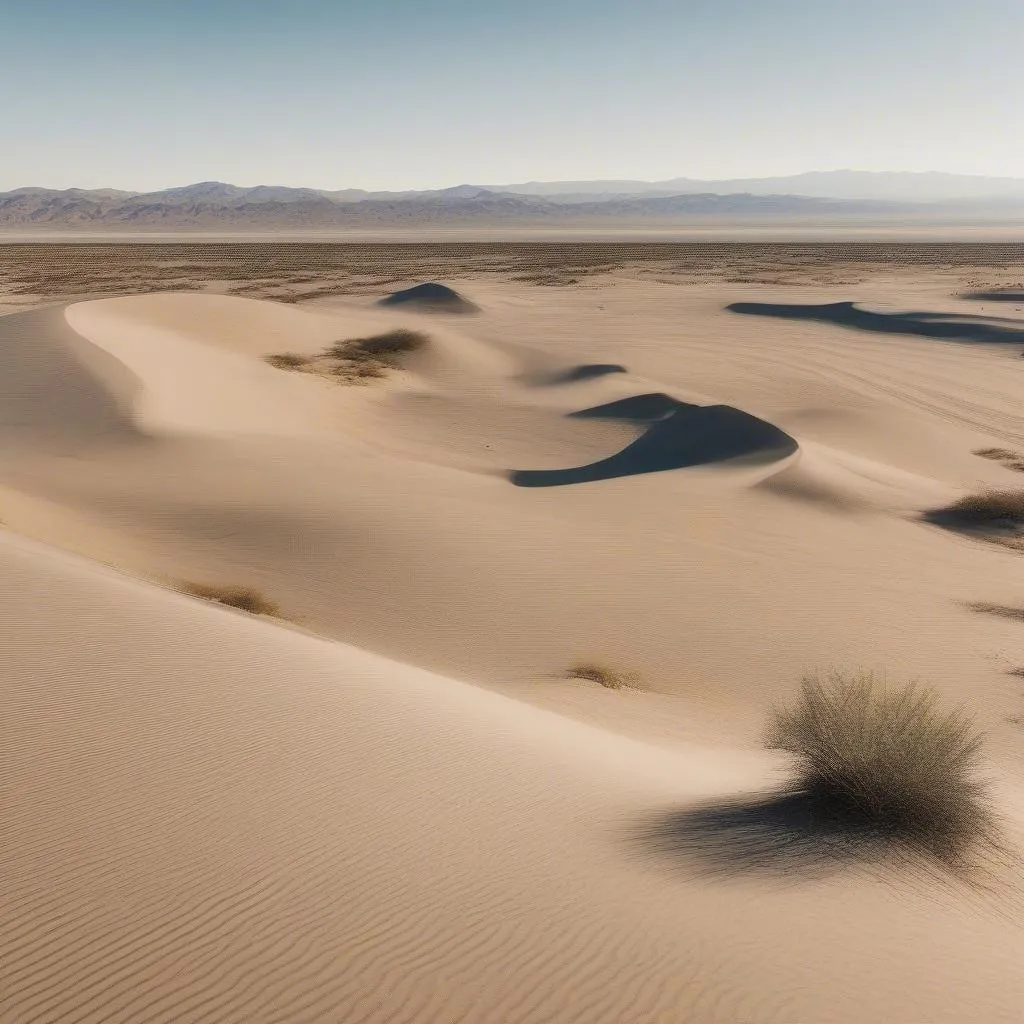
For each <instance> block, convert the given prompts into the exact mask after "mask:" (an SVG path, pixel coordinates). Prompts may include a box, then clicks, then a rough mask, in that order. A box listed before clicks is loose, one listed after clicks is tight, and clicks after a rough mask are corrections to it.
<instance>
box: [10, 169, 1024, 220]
mask: <svg viewBox="0 0 1024 1024" xmlns="http://www.w3.org/2000/svg"><path fill="white" fill-rule="evenodd" d="M1007 220H1009V221H1012V222H1017V221H1024V180H1022V179H1015V178H985V177H974V176H965V175H952V174H938V173H929V174H913V173H878V172H863V171H828V172H811V173H808V174H800V175H795V176H792V177H788V178H756V179H754V178H752V179H743V180H732V181H696V180H692V179H687V178H678V179H673V180H671V181H661V182H642V181H572V182H527V183H523V184H519V185H502V186H493V187H486V188H485V187H482V186H476V185H457V186H455V187H453V188H446V189H435V190H425V191H408V192H365V191H360V190H358V189H342V190H339V191H325V190H320V189H311V188H289V187H285V186H278V185H257V186H255V187H252V188H243V187H240V186H238V185H228V184H224V183H223V182H216V181H205V182H199V183H198V184H194V185H185V186H183V187H180V188H170V189H164V190H162V191H159V192H146V193H139V192H126V191H122V190H118V189H63V190H57V189H46V188H19V189H15V190H14V191H12V192H4V193H0V230H9V231H10V230H16V231H29V232H31V231H34V230H39V231H63V230H67V231H134V230H150V231H152V230H158V231H192V230H200V231H211V230H212V231H218V230H225V231H294V230H302V231H321V230H323V231H332V230H334V231H339V230H340V231H344V230H345V229H362V230H365V229H374V228H401V227H413V226H416V227H424V226H426V227H432V226H436V227H442V226H453V227H460V226H481V227H490V226H495V227H497V226H513V225H514V226H517V227H538V228H546V227H559V226H563V227H616V228H622V227H641V226H642V227H651V226H661V225H665V226H672V225H683V224H688V223H701V224H704V223H711V224H715V223H726V224H741V223H744V224H745V223H751V224H760V223H779V222H800V223H818V222H820V223H829V224H831V223H837V222H854V223H856V222H861V221H870V222H884V223H893V222H933V221H937V222H957V221H977V222H984V223H994V222H1001V221H1002V222H1005V221H1007Z"/></svg>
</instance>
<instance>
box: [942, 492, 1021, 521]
mask: <svg viewBox="0 0 1024 1024" xmlns="http://www.w3.org/2000/svg"><path fill="white" fill-rule="evenodd" d="M939 514H942V515H945V516H947V517H948V518H951V519H955V520H957V521H959V522H960V523H962V524H963V525H966V526H989V525H998V524H1002V523H1005V524H1009V525H1024V491H981V492H980V493H978V494H968V495H966V496H964V497H963V498H960V499H959V500H958V501H955V502H953V504H952V505H949V506H947V507H946V508H944V509H940V510H939Z"/></svg>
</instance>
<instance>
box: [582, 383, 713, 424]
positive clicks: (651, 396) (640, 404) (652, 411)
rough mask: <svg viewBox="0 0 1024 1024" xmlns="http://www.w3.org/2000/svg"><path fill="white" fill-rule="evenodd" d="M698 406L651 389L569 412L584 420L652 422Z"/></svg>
mask: <svg viewBox="0 0 1024 1024" xmlns="http://www.w3.org/2000/svg"><path fill="white" fill-rule="evenodd" d="M699 408H700V406H697V405H693V404H691V403H689V402H680V401H679V399H677V398H673V397H672V396H671V395H666V394H664V392H661V391H651V392H648V393H647V394H644V395H631V396H630V397H629V398H619V399H616V400H615V401H614V402H605V403H604V404H603V405H594V406H591V407H590V408H589V409H580V410H579V411H577V412H571V413H569V415H570V416H571V417H572V418H573V419H586V420H624V421H626V422H627V423H654V422H656V421H657V420H663V419H665V418H666V417H668V416H671V415H672V413H674V412H677V411H678V410H680V409H699Z"/></svg>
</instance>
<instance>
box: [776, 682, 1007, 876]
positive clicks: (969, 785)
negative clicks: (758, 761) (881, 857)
mask: <svg viewBox="0 0 1024 1024" xmlns="http://www.w3.org/2000/svg"><path fill="white" fill-rule="evenodd" d="M765 742H766V745H767V746H768V747H770V748H773V749H778V750H784V751H786V752H788V753H789V754H790V755H791V756H792V760H793V770H794V772H795V778H794V780H793V781H794V783H795V788H796V789H797V790H798V791H799V792H801V793H802V794H803V795H804V796H806V797H807V799H808V800H809V802H810V805H811V806H812V807H813V808H814V809H815V813H817V814H819V815H820V816H822V817H824V818H827V819H828V820H830V821H832V822H837V823H840V824H842V825H844V826H850V827H851V828H853V829H855V830H857V831H861V832H871V833H874V834H876V835H877V836H878V837H879V838H880V839H884V840H887V841H894V842H897V843H899V844H902V845H903V846H904V847H906V848H908V849H909V850H912V851H915V852H918V853H924V854H929V855H932V856H934V857H937V858H939V859H941V860H944V861H950V862H955V861H959V860H961V859H962V858H963V857H964V855H965V854H966V853H967V852H968V851H970V850H971V849H974V848H976V847H977V846H979V845H983V844H987V843H989V842H991V841H992V840H993V837H994V834H995V825H994V818H993V816H992V812H991V811H990V809H989V806H988V803H987V800H986V795H985V789H984V784H983V783H982V782H981V781H980V780H979V779H978V777H977V770H978V767H979V756H980V751H981V746H982V736H981V734H980V733H979V732H978V731H977V730H976V729H975V726H974V723H973V721H972V719H971V718H970V717H969V716H968V715H967V714H965V713H964V712H963V711H962V710H953V711H945V710H941V709H940V708H939V706H938V698H937V696H936V694H935V693H934V691H932V690H931V689H927V688H924V687H920V686H918V685H917V684H913V683H911V684H905V685H900V686H895V687H890V686H888V685H887V684H885V683H884V682H882V681H879V680H878V679H876V678H875V677H874V676H872V675H871V674H865V673H860V674H854V675H846V674H843V673H841V672H831V673H828V674H826V675H825V676H824V677H821V676H816V675H812V676H806V677H805V678H804V679H803V681H802V685H801V690H800V696H799V698H798V699H797V700H796V702H795V703H794V704H793V705H792V706H791V707H788V708H783V709H776V710H775V711H774V712H773V714H772V716H771V719H770V721H769V725H768V729H767V733H766V737H765Z"/></svg>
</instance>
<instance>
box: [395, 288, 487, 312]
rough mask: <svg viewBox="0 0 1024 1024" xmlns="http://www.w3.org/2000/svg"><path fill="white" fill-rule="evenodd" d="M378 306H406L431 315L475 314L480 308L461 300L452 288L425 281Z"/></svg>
mask: <svg viewBox="0 0 1024 1024" xmlns="http://www.w3.org/2000/svg"><path fill="white" fill-rule="evenodd" d="M377 305H378V306H407V307H409V308H410V309H415V310H422V311H424V312H433V313H477V312H479V310H480V307H479V306H477V305H476V304H475V303H473V302H470V301H469V300H468V299H465V298H463V297H462V296H461V295H460V294H459V293H458V292H457V291H455V289H454V288H449V287H448V286H447V285H444V284H438V283H437V282H436V281H427V282H426V283H424V284H417V285H413V287H412V288H404V289H402V290H401V291H397V292H392V293H391V294H390V295H387V296H385V297H384V298H383V299H380V300H379V301H378V303H377Z"/></svg>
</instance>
